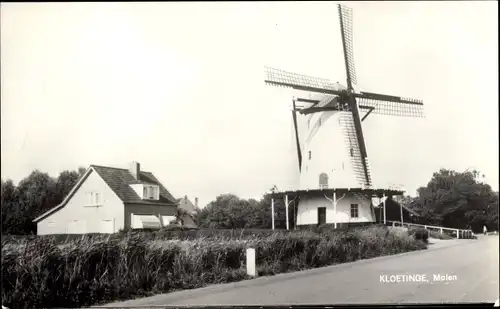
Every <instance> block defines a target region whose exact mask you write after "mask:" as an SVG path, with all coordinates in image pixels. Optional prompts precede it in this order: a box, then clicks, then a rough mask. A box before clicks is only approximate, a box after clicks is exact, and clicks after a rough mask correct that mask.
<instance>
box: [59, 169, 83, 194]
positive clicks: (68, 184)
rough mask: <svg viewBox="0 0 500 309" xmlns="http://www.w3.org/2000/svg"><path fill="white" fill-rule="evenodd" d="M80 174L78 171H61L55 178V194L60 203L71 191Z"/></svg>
mask: <svg viewBox="0 0 500 309" xmlns="http://www.w3.org/2000/svg"><path fill="white" fill-rule="evenodd" d="M81 176H82V174H81V173H80V172H78V171H62V172H61V173H60V174H59V177H58V178H57V183H56V193H57V195H58V198H59V199H61V201H62V200H63V199H64V198H65V197H66V195H68V193H69V192H70V191H71V189H73V187H74V186H75V185H76V183H77V182H78V180H79V179H80V177H81Z"/></svg>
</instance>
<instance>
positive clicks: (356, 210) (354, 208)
mask: <svg viewBox="0 0 500 309" xmlns="http://www.w3.org/2000/svg"><path fill="white" fill-rule="evenodd" d="M358 217H359V205H358V204H351V218H358Z"/></svg>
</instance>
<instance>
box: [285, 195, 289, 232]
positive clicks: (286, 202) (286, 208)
mask: <svg viewBox="0 0 500 309" xmlns="http://www.w3.org/2000/svg"><path fill="white" fill-rule="evenodd" d="M285 211H286V229H287V230H288V228H289V226H288V225H289V222H288V195H287V194H285Z"/></svg>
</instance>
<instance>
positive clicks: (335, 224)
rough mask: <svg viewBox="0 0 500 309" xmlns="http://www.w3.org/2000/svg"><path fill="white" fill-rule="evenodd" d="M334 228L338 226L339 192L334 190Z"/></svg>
mask: <svg viewBox="0 0 500 309" xmlns="http://www.w3.org/2000/svg"><path fill="white" fill-rule="evenodd" d="M333 228H334V229H336V228H337V193H336V192H335V189H334V190H333Z"/></svg>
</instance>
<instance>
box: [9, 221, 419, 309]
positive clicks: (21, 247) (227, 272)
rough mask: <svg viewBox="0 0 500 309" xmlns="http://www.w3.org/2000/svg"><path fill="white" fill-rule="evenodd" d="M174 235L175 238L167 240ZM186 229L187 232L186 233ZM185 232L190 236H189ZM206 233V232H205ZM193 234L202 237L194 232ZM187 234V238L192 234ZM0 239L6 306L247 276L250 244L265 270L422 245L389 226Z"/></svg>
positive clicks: (62, 302)
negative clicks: (246, 254)
mask: <svg viewBox="0 0 500 309" xmlns="http://www.w3.org/2000/svg"><path fill="white" fill-rule="evenodd" d="M172 233H177V236H179V237H178V238H170V237H173V236H175V235H172ZM183 233H184V234H183ZM186 233H187V235H186ZM202 234H205V236H204V235H202ZM193 236H196V237H197V238H196V239H194V238H191V237H193ZM188 238H190V239H188ZM61 239H62V237H61V236H52V237H50V236H47V237H45V236H44V237H38V238H35V239H24V240H21V239H14V240H15V241H14V240H13V238H11V239H10V240H9V241H10V242H9V241H5V242H4V239H2V276H3V277H2V300H3V303H4V305H6V306H7V307H9V308H21V307H22V308H34V307H79V306H91V305H96V304H99V303H106V302H111V301H117V300H124V299H130V298H134V297H142V296H148V295H152V294H155V293H166V292H169V291H173V290H179V289H191V288H197V287H202V286H205V285H207V284H214V283H223V282H232V281H238V280H243V279H246V278H247V276H246V270H245V250H246V248H248V247H253V248H256V251H257V270H258V272H259V274H260V275H272V274H276V273H281V272H288V271H294V270H302V269H308V268H314V267H321V266H326V265H332V264H336V263H343V262H349V261H355V260H358V259H363V258H371V257H375V256H380V255H387V254H394V253H399V252H405V251H411V250H419V249H424V248H425V247H426V246H425V244H424V243H423V242H420V241H416V240H415V239H413V238H412V237H410V236H409V235H408V234H401V233H397V232H395V231H392V230H390V229H388V228H386V227H370V228H361V229H349V230H344V231H336V232H322V233H315V232H311V231H269V230H264V231H262V230H257V231H252V230H234V231H232V230H220V231H219V230H205V231H204V230H194V231H164V230H163V231H155V232H146V231H124V232H122V233H118V234H115V235H88V236H87V235H85V236H81V235H78V237H76V236H75V237H73V238H72V237H66V238H65V239H66V242H64V243H58V241H60V240H61Z"/></svg>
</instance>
